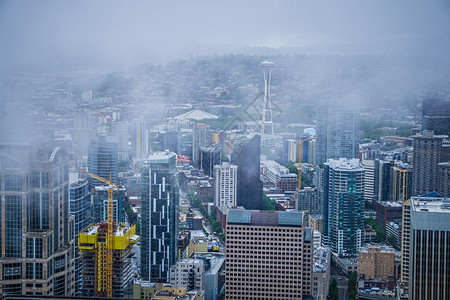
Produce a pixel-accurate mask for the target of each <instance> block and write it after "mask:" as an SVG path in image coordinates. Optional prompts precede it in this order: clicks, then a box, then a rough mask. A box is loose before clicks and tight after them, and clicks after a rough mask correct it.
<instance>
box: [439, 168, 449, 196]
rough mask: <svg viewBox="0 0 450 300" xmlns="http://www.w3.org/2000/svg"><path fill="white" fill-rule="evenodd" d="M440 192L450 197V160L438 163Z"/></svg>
mask: <svg viewBox="0 0 450 300" xmlns="http://www.w3.org/2000/svg"><path fill="white" fill-rule="evenodd" d="M438 177H439V178H438V182H439V188H438V193H439V194H440V195H441V196H442V197H446V198H450V162H443V163H440V164H439V165H438Z"/></svg>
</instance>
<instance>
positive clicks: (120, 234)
mask: <svg viewBox="0 0 450 300" xmlns="http://www.w3.org/2000/svg"><path fill="white" fill-rule="evenodd" d="M107 231H108V224H107V223H99V224H96V223H92V224H90V225H89V226H88V227H86V228H84V229H83V231H81V232H80V233H79V235H78V247H79V249H80V252H81V262H82V280H83V281H82V284H81V285H82V288H81V295H82V296H84V297H96V298H98V297H106V296H107V295H106V294H105V292H104V291H105V290H107V288H106V287H105V286H104V285H105V284H106V285H107V283H106V281H107V280H108V278H107V271H106V264H107V258H106V257H107V256H106V255H105V252H106V251H105V250H104V249H105V248H106V236H107ZM137 242H139V236H137V235H136V227H135V226H132V227H129V226H125V225H124V224H118V225H115V226H114V232H113V243H112V244H113V252H112V253H113V267H112V272H113V276H112V282H111V285H112V297H114V298H123V297H125V296H130V295H131V294H132V293H133V287H132V284H133V278H132V277H131V273H132V270H131V256H132V255H133V253H132V247H133V245H134V244H136V243H137Z"/></svg>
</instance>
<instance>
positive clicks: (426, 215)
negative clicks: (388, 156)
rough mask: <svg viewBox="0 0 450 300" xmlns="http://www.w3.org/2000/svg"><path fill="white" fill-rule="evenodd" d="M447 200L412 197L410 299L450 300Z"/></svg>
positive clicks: (449, 213) (432, 196) (449, 212)
mask: <svg viewBox="0 0 450 300" xmlns="http://www.w3.org/2000/svg"><path fill="white" fill-rule="evenodd" d="M449 223H450V200H449V199H446V198H441V197H439V194H437V193H430V194H427V195H424V196H421V197H412V198H411V235H410V243H409V245H410V256H409V262H410V266H409V299H412V300H425V299H427V300H429V299H450V275H449V270H450V259H449V258H450V228H449V226H448V224H449Z"/></svg>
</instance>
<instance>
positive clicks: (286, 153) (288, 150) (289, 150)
mask: <svg viewBox="0 0 450 300" xmlns="http://www.w3.org/2000/svg"><path fill="white" fill-rule="evenodd" d="M297 148H298V146H297V141H296V140H292V139H289V140H285V141H284V143H283V162H284V163H288V162H296V161H297Z"/></svg>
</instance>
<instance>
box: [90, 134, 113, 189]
mask: <svg viewBox="0 0 450 300" xmlns="http://www.w3.org/2000/svg"><path fill="white" fill-rule="evenodd" d="M117 164H118V156H117V138H116V137H111V136H99V137H98V140H97V141H92V142H91V143H90V144H89V154H88V171H89V172H90V173H93V174H95V175H97V176H100V177H103V178H105V179H109V176H110V174H111V176H112V182H113V183H114V184H117V183H118V177H117ZM88 182H89V189H92V188H94V187H96V186H100V185H103V184H104V183H103V182H101V181H99V180H97V179H95V178H92V177H89V179H88Z"/></svg>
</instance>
